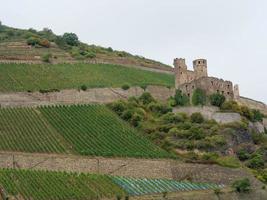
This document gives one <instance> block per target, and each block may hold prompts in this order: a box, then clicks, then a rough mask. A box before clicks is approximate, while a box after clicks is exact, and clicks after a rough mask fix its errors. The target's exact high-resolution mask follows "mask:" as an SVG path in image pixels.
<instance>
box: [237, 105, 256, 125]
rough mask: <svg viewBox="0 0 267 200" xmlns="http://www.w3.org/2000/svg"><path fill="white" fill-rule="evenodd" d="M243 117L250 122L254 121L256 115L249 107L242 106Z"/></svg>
mask: <svg viewBox="0 0 267 200" xmlns="http://www.w3.org/2000/svg"><path fill="white" fill-rule="evenodd" d="M240 110H241V113H240V114H241V115H242V116H244V117H246V118H247V119H248V120H250V121H254V115H253V112H252V111H251V110H250V109H249V108H248V107H247V106H241V107H240Z"/></svg>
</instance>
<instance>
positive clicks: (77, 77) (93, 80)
mask: <svg viewBox="0 0 267 200" xmlns="http://www.w3.org/2000/svg"><path fill="white" fill-rule="evenodd" d="M124 84H128V85H130V86H142V85H163V86H171V87H172V86H174V76H173V75H169V74H163V73H156V72H150V71H144V70H140V69H134V68H127V67H123V66H118V65H105V64H74V65H71V64H58V65H49V64H43V65H27V64H0V92H10V91H28V90H29V91H38V90H40V89H59V90H61V89H71V88H74V89H78V88H79V87H80V86H81V85H86V86H87V87H89V88H94V87H121V86H122V85H124Z"/></svg>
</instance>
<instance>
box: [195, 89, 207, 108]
mask: <svg viewBox="0 0 267 200" xmlns="http://www.w3.org/2000/svg"><path fill="white" fill-rule="evenodd" d="M192 103H193V105H195V106H197V105H202V106H203V105H205V104H206V93H205V91H204V90H202V89H199V88H197V89H195V91H194V92H193V96H192Z"/></svg>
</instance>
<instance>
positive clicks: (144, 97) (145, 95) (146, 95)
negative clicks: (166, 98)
mask: <svg viewBox="0 0 267 200" xmlns="http://www.w3.org/2000/svg"><path fill="white" fill-rule="evenodd" d="M139 100H140V101H141V102H142V103H143V104H145V105H147V104H150V103H151V102H156V100H155V99H154V98H153V97H152V95H151V94H150V93H149V92H144V93H143V94H142V95H141V96H140V97H139Z"/></svg>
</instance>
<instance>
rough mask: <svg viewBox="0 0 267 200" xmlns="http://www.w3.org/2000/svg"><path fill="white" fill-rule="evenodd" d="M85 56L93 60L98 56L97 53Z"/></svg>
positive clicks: (88, 53)
mask: <svg viewBox="0 0 267 200" xmlns="http://www.w3.org/2000/svg"><path fill="white" fill-rule="evenodd" d="M85 56H86V58H90V59H93V58H95V57H96V54H95V53H92V52H87V53H86V55H85Z"/></svg>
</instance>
